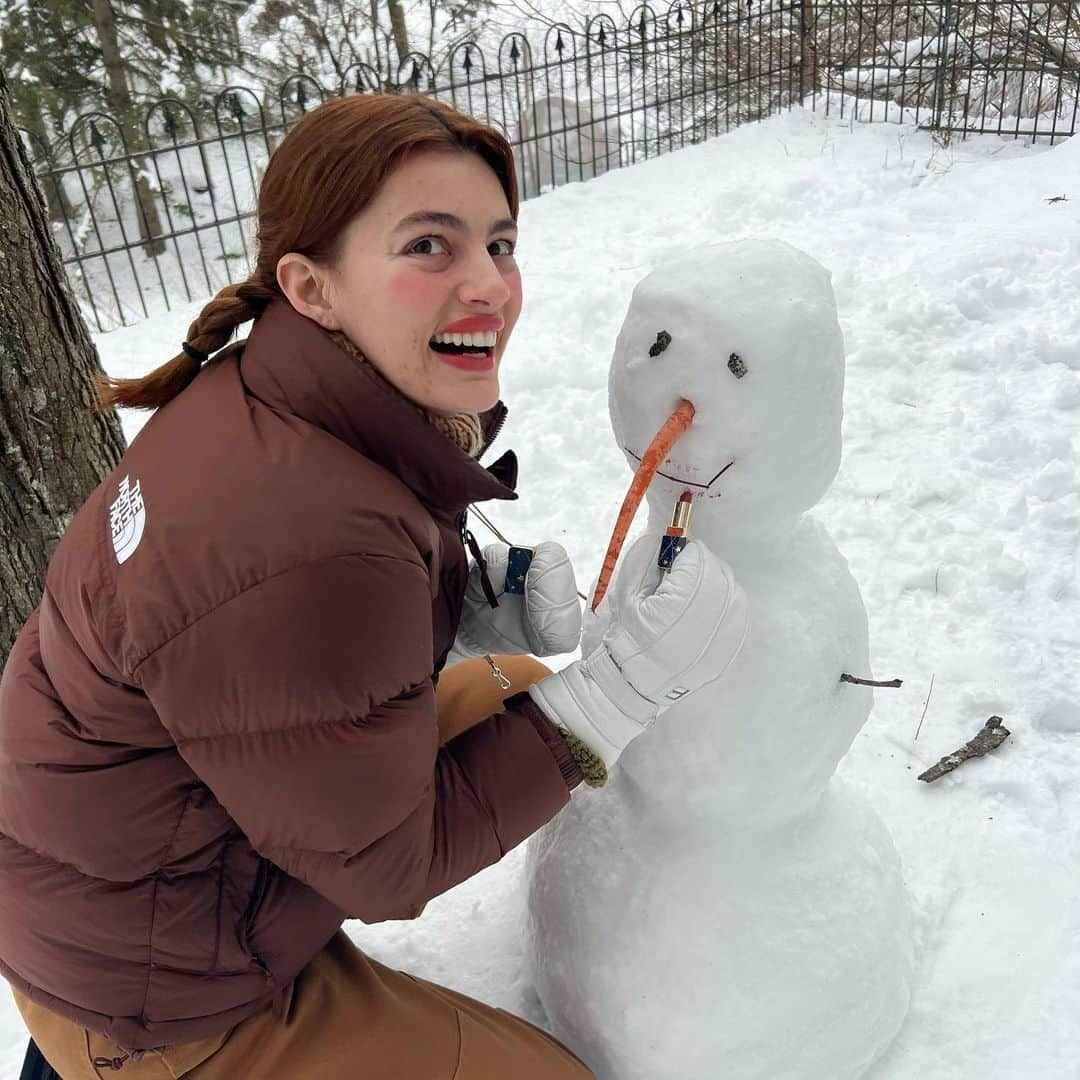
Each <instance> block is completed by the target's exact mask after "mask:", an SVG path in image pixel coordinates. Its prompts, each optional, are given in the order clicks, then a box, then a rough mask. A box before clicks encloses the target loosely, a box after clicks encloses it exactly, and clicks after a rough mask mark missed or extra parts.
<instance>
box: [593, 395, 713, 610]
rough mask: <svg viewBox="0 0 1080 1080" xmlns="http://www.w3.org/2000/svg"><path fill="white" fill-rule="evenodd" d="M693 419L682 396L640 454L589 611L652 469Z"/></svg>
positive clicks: (599, 595) (595, 604)
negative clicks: (675, 407)
mask: <svg viewBox="0 0 1080 1080" xmlns="http://www.w3.org/2000/svg"><path fill="white" fill-rule="evenodd" d="M693 422H694V406H693V404H692V403H691V402H689V401H687V400H686V399H685V398H683V400H682V401H680V402H679V407H678V408H677V409H676V410H675V411H674V412H673V413H672V414H671V415H670V416H669V417H668V418H667V420H665V421H664V423H663V426H662V427H661V428H660V430H659V431H658V432H657V433H656V434H655V435H654V436H653V440H652V442H650V443H649V446H648V448H647V449H646V451H645V453H644V454H642V455H641V462H640V464H639V465H638V467H637V472H635V473H634V478H633V480H631V481H630V490H629V491H628V492H627V493H626V498H625V499H623V504H622V507H621V508H620V509H619V516H618V518H616V520H615V529H614V531H613V532H612V534H611V542H610V543H609V544H608V549H607V554H606V555H605V556H604V564H603V566H601V567H600V577H599V578H597V581H596V592H595V593H594V594H593V598H592V604H590V610H592V611H596V609H597V607H598V606H599V604H600V601H601V600H603V599H604V594H605V593H606V592H607V590H608V585H609V584H610V582H611V575H612V573H613V572H614V570H615V564H616V563H617V562H618V561H619V552H620V551H622V546H623V541H624V540H625V539H626V534H627V533H628V532H629V531H630V523H631V522H632V521H633V520H634V515H635V514H636V513H637V508H638V507H639V506H640V505H641V500H642V499H643V498H644V497H645V492H646V491H648V489H649V485H650V484H651V483H652V479H653V477H654V476H655V475H656V470H657V469H659V468H660V465H661V463H662V462H663V461H664V459H665V458H666V457H667V456H668V454H670V453H671V450H672V447H674V445H675V444H676V443H677V442H678V441H679V439H681V438H682V437H683V435H685V434H686V431H687V429H688V428H689V427H690V425H691V424H692V423H693Z"/></svg>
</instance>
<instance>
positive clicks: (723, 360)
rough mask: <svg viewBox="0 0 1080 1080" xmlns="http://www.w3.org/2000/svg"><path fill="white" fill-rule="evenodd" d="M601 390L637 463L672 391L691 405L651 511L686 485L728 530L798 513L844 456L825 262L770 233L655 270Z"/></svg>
mask: <svg viewBox="0 0 1080 1080" xmlns="http://www.w3.org/2000/svg"><path fill="white" fill-rule="evenodd" d="M608 391H609V402H610V409H611V418H612V424H613V426H614V429H615V435H616V438H617V439H618V440H619V444H620V446H622V448H623V451H624V453H625V454H626V457H627V461H628V462H629V463H630V465H631V467H632V468H635V469H636V468H637V465H638V461H639V460H640V458H641V455H642V454H643V452H644V450H645V448H646V447H647V446H648V445H649V443H650V441H651V440H652V438H653V436H654V435H655V434H656V432H657V431H658V430H659V429H660V427H661V426H662V425H663V423H664V421H665V420H666V419H667V418H668V417H669V416H670V415H671V413H672V412H673V411H674V410H675V409H676V407H677V406H678V404H679V401H680V399H682V398H686V399H688V400H689V401H691V402H692V403H693V405H694V408H695V410H696V413H695V416H694V422H693V425H692V426H691V427H690V429H689V431H687V433H686V434H685V435H684V436H683V437H682V438H681V439H680V440H679V442H678V443H677V444H676V445H675V447H674V449H673V450H672V452H671V455H670V457H669V458H668V459H667V460H666V461H665V462H664V463H663V464H662V465H661V466H660V473H659V474H658V475H657V476H656V478H655V479H654V480H653V482H652V484H651V486H650V488H649V493H648V499H649V503H650V505H651V506H652V507H653V508H654V509H655V510H656V511H657V512H658V513H661V514H663V515H665V516H666V515H669V514H670V512H671V508H672V507H673V506H674V505H675V501H676V500H677V499H678V497H679V495H680V494H681V493H682V492H683V491H685V490H690V491H692V492H693V494H694V496H695V498H694V503H695V508H696V512H697V513H698V514H701V513H707V514H709V520H710V523H711V522H714V521H715V522H717V523H718V524H721V523H722V527H723V528H724V529H725V530H726V531H729V532H732V533H737V534H743V535H745V534H746V533H748V532H750V531H758V530H760V529H761V528H762V526H764V525H767V524H772V525H774V526H775V525H779V524H781V523H783V522H785V521H789V522H790V521H793V520H797V519H798V517H799V515H800V514H801V513H802V512H803V511H804V510H808V509H809V508H810V507H812V506H814V505H815V504H816V503H817V502H818V500H819V499H820V498H821V496H822V495H823V494H824V493H825V491H826V489H827V488H828V486H829V484H830V483H831V482H832V480H833V477H834V476H835V475H836V470H837V468H838V467H839V464H840V421H841V417H842V415H843V391H844V341H843V337H842V335H841V332H840V325H839V323H838V322H837V317H836V302H835V299H834V297H833V291H832V286H831V284H830V276H829V273H828V271H827V270H826V269H825V268H824V267H823V266H822V265H821V264H820V263H818V262H816V261H815V260H814V259H812V258H810V256H809V255H806V254H804V253H803V252H801V251H799V250H798V249H797V248H794V247H792V246H791V245H790V244H786V243H784V242H783V241H779V240H741V241H738V242H736V243H729V244H709V245H705V246H702V247H699V248H695V249H693V250H691V251H688V252H687V253H686V255H684V256H681V257H680V258H679V259H677V260H675V261H673V262H669V263H665V264H663V265H662V266H658V267H657V268H656V269H655V270H653V271H652V273H650V274H649V275H648V277H646V278H644V279H643V280H642V281H641V282H639V283H638V285H637V287H636V288H635V289H634V293H633V296H632V298H631V300H630V308H629V310H628V311H627V314H626V318H625V319H624V321H623V325H622V328H621V330H620V331H619V337H618V340H617V342H616V345H615V355H614V358H613V360H612V365H611V373H610V379H609V383H608ZM695 520H700V519H697V518H696V519H695Z"/></svg>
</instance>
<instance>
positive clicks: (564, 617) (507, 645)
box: [458, 541, 581, 656]
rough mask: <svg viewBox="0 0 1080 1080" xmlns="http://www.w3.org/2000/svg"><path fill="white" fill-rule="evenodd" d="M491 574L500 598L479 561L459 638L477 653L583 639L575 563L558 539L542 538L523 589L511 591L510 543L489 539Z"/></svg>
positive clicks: (554, 648)
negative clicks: (486, 585)
mask: <svg viewBox="0 0 1080 1080" xmlns="http://www.w3.org/2000/svg"><path fill="white" fill-rule="evenodd" d="M483 556H484V562H485V563H486V565H487V574H488V579H489V580H490V582H491V585H492V588H493V589H494V592H495V597H496V599H497V600H498V604H499V606H498V607H495V608H493V607H492V606H491V605H490V604H489V603H488V602H487V598H486V596H485V594H484V589H483V585H482V583H481V577H480V567H479V565H478V564H477V563H475V562H474V563H473V564H472V567H471V568H470V570H469V583H468V585H467V586H466V589H465V606H464V609H463V611H462V614H461V625H460V626H459V627H458V638H459V640H460V642H461V643H462V644H463V645H465V646H467V647H468V649H469V651H470V652H471V653H472V654H473V655H477V654H483V653H485V652H486V653H532V654H533V655H534V656H556V655H558V654H559V653H567V652H573V651H574V650H575V649H576V648H577V647H578V643H579V642H580V640H581V607H580V605H579V604H578V594H577V581H576V579H575V577H574V568H573V566H572V565H571V563H570V557H569V556H568V555H567V554H566V550H565V548H563V546H562V545H561V544H557V543H555V542H554V541H545V542H544V543H541V544H537V546H536V547H535V548H534V549H533V556H532V561H531V563H530V565H529V569H528V572H527V573H526V575H525V589H524V592H523V593H508V592H506V591H505V585H506V568H507V564H508V561H509V548H508V547H507V546H506V545H505V544H489V545H488V546H487V547H486V548H484V551H483Z"/></svg>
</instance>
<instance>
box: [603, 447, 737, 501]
mask: <svg viewBox="0 0 1080 1080" xmlns="http://www.w3.org/2000/svg"><path fill="white" fill-rule="evenodd" d="M623 450H625V451H626V453H628V454H629V455H630V456H631V457H632V458H633V459H634V460H635V461H637V462H639V463H640V461H641V458H640V457H639V456H638V455H637V454H635V453H634V451H633V450H631V449H630V447H628V446H624V447H623ZM734 464H735V462H734V461H729V462H728V463H727V464H726V465H725V466H724V467H723V468H722V469H721V470H720V471H719V472H718V473H717V474H716V475H715V476H714V477H713V478H712V479H711V480H710V481H709V482H708V483H707V484H698V483H695V482H694V481H693V480H684V479H683V478H682V477H681V476H672V475H671V474H670V473H666V472H661V471H660V470H659V469H657V470H656V475H657V476H662V477H663V478H664V479H665V480H671V481H674V483H676V484H683V485H685V486H686V487H691V488H699V489H700V490H701V491H708V490H709V488H711V487H712V486H713V484H715V483H716V481H717V480H719V479H720V477H721V476H723V475H724V473H726V472H727V471H728V469H730V468H731V466H732V465H734Z"/></svg>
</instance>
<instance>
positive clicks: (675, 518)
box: [656, 491, 694, 574]
mask: <svg viewBox="0 0 1080 1080" xmlns="http://www.w3.org/2000/svg"><path fill="white" fill-rule="evenodd" d="M693 498H694V497H693V495H691V494H690V492H689V491H684V492H683V493H682V495H680V496H679V501H678V502H677V503H676V504H675V513H674V514H673V515H672V518H671V524H670V525H669V526H668V529H667V532H666V533H664V536H663V538H662V539H661V541H660V554H659V556H658V557H657V559H656V565H657V566H659V567H660V569H661V570H663V571H664V573H665V574H666V573H667V572H668V571H669V570H670V569H671V567H672V564H673V563H674V562H675V558H676V556H677V555H678V554H679V552H680V551H682V549H683V548H684V547H686V541H687V540H688V539H689V536H688V534H689V532H690V516H691V514H692V513H693V509H694V503H693Z"/></svg>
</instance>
